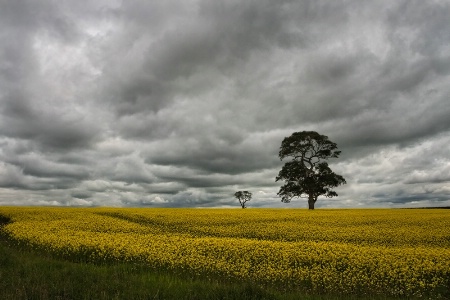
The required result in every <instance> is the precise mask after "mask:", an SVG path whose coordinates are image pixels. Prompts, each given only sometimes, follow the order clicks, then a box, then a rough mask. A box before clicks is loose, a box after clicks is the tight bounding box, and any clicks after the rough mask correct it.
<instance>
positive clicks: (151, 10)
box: [0, 0, 450, 208]
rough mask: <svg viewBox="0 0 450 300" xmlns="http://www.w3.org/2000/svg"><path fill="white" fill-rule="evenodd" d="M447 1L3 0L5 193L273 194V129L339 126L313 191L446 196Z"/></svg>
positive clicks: (263, 203)
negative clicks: (332, 178) (326, 177)
mask: <svg viewBox="0 0 450 300" xmlns="http://www.w3.org/2000/svg"><path fill="white" fill-rule="evenodd" d="M449 21H450V2H449V1H431V0H430V1H423V0H417V1H410V0H407V1H391V0H386V1H382V0H380V1H360V0H354V1H320V0H311V1H306V0H305V1H302V0H298V1H272V0H267V1H264V0H258V1H244V0H239V1H233V0H230V1H195V0H194V1H186V0H183V1H176V0H175V1H168V0H158V1H144V0H142V1H110V0H108V1H106V0H92V1H81V0H77V1H75V0H74V1H46V0H29V1H27V0H0V205H64V206H65V205H69V206H72V205H86V206H92V205H102V206H170V207H210V206H212V207H219V206H236V207H239V203H238V202H237V200H236V199H234V198H233V194H234V193H235V192H236V191H238V190H248V191H250V192H252V193H253V199H252V200H251V202H249V203H248V206H249V207H307V201H306V200H305V199H294V200H293V201H292V202H291V203H290V204H285V203H281V199H280V198H279V197H278V196H277V192H278V190H279V187H280V186H281V184H282V183H281V182H275V177H276V176H277V174H278V172H279V170H280V169H281V167H282V165H283V163H284V162H282V161H280V159H279V158H278V151H279V147H280V145H281V141H282V140H283V138H284V137H286V136H289V135H291V134H292V133H293V132H296V131H303V130H314V131H317V132H319V133H320V134H324V135H326V136H328V137H329V139H330V140H331V141H333V142H335V143H337V145H338V147H339V149H340V150H341V151H342V154H341V157H340V158H338V159H332V160H330V166H331V168H332V169H333V170H334V171H335V172H336V173H338V174H341V175H343V176H344V177H345V179H346V180H347V185H345V186H341V187H338V188H336V192H337V193H338V194H339V197H337V198H332V199H327V198H320V197H319V200H318V201H317V205H316V206H317V207H318V208H320V207H322V208H324V207H336V208H339V207H420V206H449V205H450V146H449V145H450V26H449V24H450V23H449Z"/></svg>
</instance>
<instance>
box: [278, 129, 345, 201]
mask: <svg viewBox="0 0 450 300" xmlns="http://www.w3.org/2000/svg"><path fill="white" fill-rule="evenodd" d="M340 153H341V151H338V150H337V145H336V143H333V142H331V141H330V140H328V137H327V136H325V135H320V134H318V133H317V132H315V131H302V132H294V133H293V134H292V135H291V136H289V137H286V138H284V140H283V141H282V143H281V147H280V152H279V154H278V155H279V157H280V160H283V159H284V158H286V157H291V158H292V160H291V161H288V162H287V163H285V165H284V166H283V168H282V169H281V171H280V172H279V174H278V176H277V177H276V181H279V180H284V182H285V184H284V185H283V186H282V187H281V188H280V191H279V192H278V195H279V196H281V197H282V198H281V201H282V202H286V203H289V202H290V201H291V200H292V198H294V197H307V198H308V204H309V208H310V209H314V204H315V202H316V201H317V198H318V197H319V196H321V195H323V196H325V197H328V198H331V197H335V196H337V195H338V194H337V193H336V192H335V191H333V190H332V189H331V188H333V187H337V186H339V185H341V184H345V183H346V181H345V179H344V177H342V176H341V175H338V174H336V173H334V172H333V171H332V170H331V169H330V167H329V166H328V163H327V162H326V160H328V159H329V158H337V157H338V156H339V154H340Z"/></svg>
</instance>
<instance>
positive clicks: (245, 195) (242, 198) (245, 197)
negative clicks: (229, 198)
mask: <svg viewBox="0 0 450 300" xmlns="http://www.w3.org/2000/svg"><path fill="white" fill-rule="evenodd" d="M234 197H236V198H237V199H238V200H239V203H240V204H241V207H242V208H246V206H245V203H246V202H247V201H250V200H251V199H252V193H250V192H248V191H239V192H236V193H234Z"/></svg>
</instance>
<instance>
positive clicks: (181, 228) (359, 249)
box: [0, 207, 450, 298]
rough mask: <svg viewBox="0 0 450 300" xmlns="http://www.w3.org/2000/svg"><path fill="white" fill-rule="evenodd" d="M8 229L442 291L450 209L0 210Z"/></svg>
mask: <svg viewBox="0 0 450 300" xmlns="http://www.w3.org/2000/svg"><path fill="white" fill-rule="evenodd" d="M0 215H1V216H4V217H7V218H9V219H10V220H11V222H10V223H9V224H7V225H5V226H3V227H2V231H3V234H4V235H6V236H7V238H8V239H10V240H12V241H14V242H15V243H17V244H19V245H22V246H25V247H33V248H38V249H40V250H44V251H46V252H50V253H53V254H54V255H55V256H59V257H64V258H67V259H71V260H76V261H87V262H93V263H103V262H105V263H111V262H116V261H117V262H134V263H139V264H145V265H148V266H149V268H152V269H163V270H171V271H173V272H183V273H187V274H192V275H198V276H219V277H220V278H224V279H226V278H229V279H230V280H242V281H250V282H255V283H258V284H263V285H270V286H273V287H276V288H279V289H281V290H290V291H291V290H295V289H298V290H302V291H308V292H312V293H339V294H360V295H376V294H381V295H386V296H402V297H422V296H423V297H431V298H440V297H441V298H444V297H447V296H445V295H448V294H447V293H449V288H450V210H448V209H447V210H445V209H404V210H403V209H361V210H356V209H353V210H345V209H336V210H325V209H318V210H314V211H309V210H303V209H246V210H242V209H167V208H166V209H164V208H151V209H147V208H139V209H137V208H133V209H131V208H42V207H0Z"/></svg>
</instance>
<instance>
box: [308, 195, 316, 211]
mask: <svg viewBox="0 0 450 300" xmlns="http://www.w3.org/2000/svg"><path fill="white" fill-rule="evenodd" d="M314 200H315V199H314V197H313V196H312V195H310V196H309V197H308V208H309V209H314V204H315V203H316V201H314Z"/></svg>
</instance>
